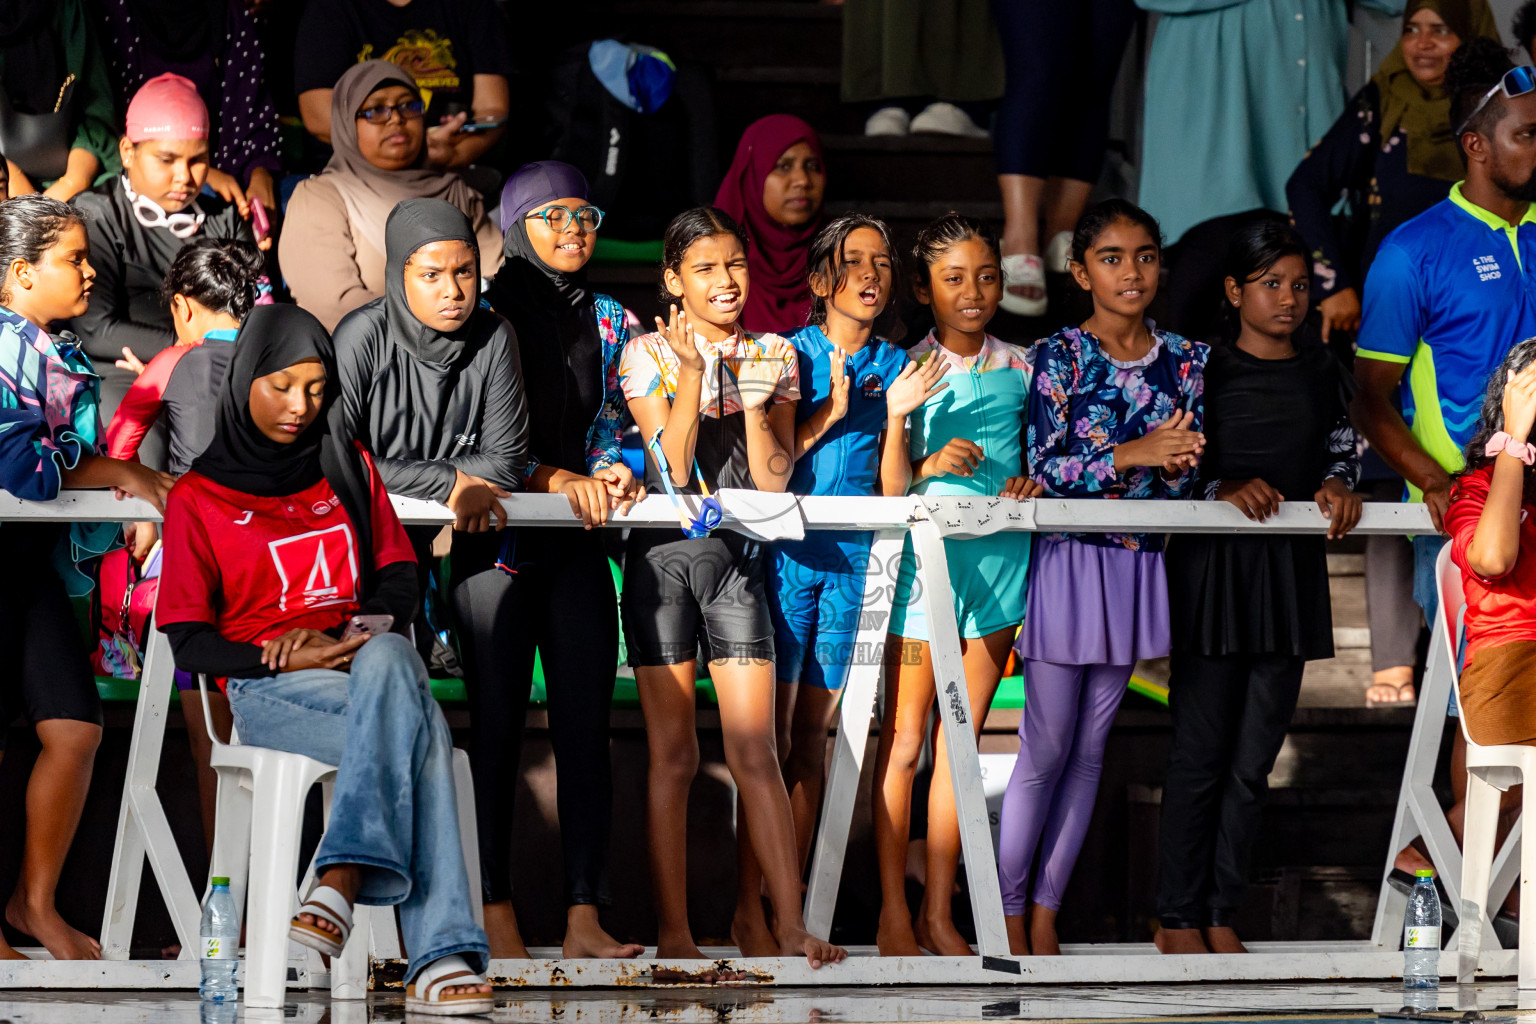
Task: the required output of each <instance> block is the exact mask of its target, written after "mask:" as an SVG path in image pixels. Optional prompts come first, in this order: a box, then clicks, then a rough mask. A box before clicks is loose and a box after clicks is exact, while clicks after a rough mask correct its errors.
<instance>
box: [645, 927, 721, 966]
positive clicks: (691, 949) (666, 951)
mask: <svg viewBox="0 0 1536 1024" xmlns="http://www.w3.org/2000/svg"><path fill="white" fill-rule="evenodd" d="M656 959H657V960H708V959H709V958H708V957H706V956H705V955H704V951H703V950H701V949H700V948H699V947H698V946H696V945H694V942H693V936H692V935H691V934H689V933H688V932H686V931H685V932H682V933H681V934H678V935H661V936H658V938H657V941H656Z"/></svg>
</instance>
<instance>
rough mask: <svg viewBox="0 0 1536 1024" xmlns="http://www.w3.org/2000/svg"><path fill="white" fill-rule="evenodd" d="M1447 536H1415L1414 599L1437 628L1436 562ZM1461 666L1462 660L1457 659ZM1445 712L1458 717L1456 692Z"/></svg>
mask: <svg viewBox="0 0 1536 1024" xmlns="http://www.w3.org/2000/svg"><path fill="white" fill-rule="evenodd" d="M1445 545H1446V538H1444V537H1442V536H1440V535H1439V534H1438V533H1421V534H1419V535H1418V536H1416V537H1414V538H1413V600H1414V603H1416V604H1417V605H1418V606H1419V607H1420V608H1422V609H1424V621H1425V622H1427V623H1429V628H1430V629H1434V628H1435V615H1436V613H1438V612H1439V611H1440V588H1439V585H1438V582H1437V581H1436V579H1435V562H1436V560H1437V559H1439V557H1440V549H1441V548H1443V547H1445ZM1457 667H1458V668H1459V667H1460V660H1459V659H1458V661H1457ZM1445 713H1446V714H1448V715H1450V716H1451V717H1452V718H1455V717H1456V694H1455V692H1454V691H1453V692H1452V693H1451V701H1450V706H1449V707H1447V708H1446V709H1445Z"/></svg>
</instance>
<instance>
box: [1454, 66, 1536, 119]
mask: <svg viewBox="0 0 1536 1024" xmlns="http://www.w3.org/2000/svg"><path fill="white" fill-rule="evenodd" d="M1498 92H1502V93H1503V94H1504V97H1505V98H1506V99H1511V100H1512V99H1514V98H1515V97H1516V96H1525V95H1527V94H1529V93H1532V92H1536V68H1533V67H1528V66H1526V65H1524V64H1522V65H1521V66H1520V67H1517V68H1510V69H1509V70H1508V71H1506V72H1504V77H1503V78H1500V79H1499V84H1498V85H1496V86H1494V87H1493V88H1492V89H1489V90H1488V91H1487V92H1485V93H1483V98H1482V99H1480V100H1478V101H1477V106H1475V107H1473V108H1472V113H1470V114H1468V115H1467V116H1466V119H1465V120H1464V121H1462V122H1461V127H1460V128H1457V129H1456V134H1457V135H1462V134H1464V133H1465V132H1466V130H1467V125H1469V124H1471V123H1472V119H1473V118H1475V117H1477V115H1478V114H1480V113H1481V112H1482V110H1483V108H1484V107H1486V106H1487V105H1488V101H1489V100H1491V99H1493V96H1494V94H1495V93H1498Z"/></svg>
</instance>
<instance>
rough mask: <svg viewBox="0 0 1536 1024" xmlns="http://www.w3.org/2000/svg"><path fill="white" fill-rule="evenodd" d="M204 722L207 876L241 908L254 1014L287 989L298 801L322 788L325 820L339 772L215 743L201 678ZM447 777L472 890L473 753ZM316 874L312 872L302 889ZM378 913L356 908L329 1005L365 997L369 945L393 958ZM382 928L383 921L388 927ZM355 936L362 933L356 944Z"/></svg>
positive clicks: (299, 757) (456, 757)
mask: <svg viewBox="0 0 1536 1024" xmlns="http://www.w3.org/2000/svg"><path fill="white" fill-rule="evenodd" d="M197 685H198V690H199V691H200V692H201V695H202V702H203V723H204V725H205V726H206V727H207V729H208V738H209V739H210V740H211V741H212V743H213V749H212V751H211V752H210V755H209V763H210V764H211V765H212V766H213V769H214V771H215V772H217V774H218V779H219V785H218V797H217V812H216V815H215V819H214V839H213V850H212V855H211V856H210V858H209V861H210V874H211V875H221V876H227V877H228V878H229V887H230V894H231V895H232V896H233V897H234V900H235V906H236V907H240V906H242V905H243V906H244V907H245V916H244V918H243V920H244V921H245V1003H246V1005H247V1006H251V1007H264V1008H272V1007H282V1005H283V1001H284V997H285V995H286V993H287V988H288V943H289V939H288V928H289V924H290V922H291V921H292V919H293V915H294V914H295V913H297V912H298V908H299V892H298V890H296V889H295V888H294V884H293V880H294V877H295V875H296V874H297V872H298V868H299V841H300V838H301V833H302V831H303V817H304V802H305V799H306V798H307V797H308V795H309V791H310V790H311V789H312V788H313V787H314V786H315V784H316V783H319V784H320V785H321V786H322V787H323V789H322V793H323V797H324V816H325V820H326V822H327V823H329V822H330V817H331V789H332V785H333V783H334V782H335V778H336V766H335V765H329V764H323V763H321V762H319V761H316V760H315V759H314V758H311V757H305V756H304V755H303V754H291V753H288V752H287V751H282V750H271V749H268V748H266V747H253V746H250V745H248V744H244V743H241V742H240V739H239V736H238V735H234V736H232V737H231V742H230V743H225V742H223V741H222V740H220V739H219V737H218V734H217V733H216V732H215V731H214V728H213V715H212V713H211V712H210V711H209V709H208V680H207V678H206V677H205V676H203V675H201V674H199V675H198V680H197ZM453 777H454V791H455V792H454V796H455V801H454V802H455V804H456V810H457V812H458V819H459V841H460V843H461V844H462V845H463V848H464V866H465V869H466V871H467V872H468V874H469V879H470V891H471V893H474V892H476V891H477V890H478V888H479V880H480V845H479V836H478V830H477V828H476V825H475V791H474V781H473V779H472V777H471V775H470V771H469V755H468V754H466V753H465V752H464V751H462V750H458V749H455V750H454V752H453ZM312 876H313V866H311V869H310V872H309V876H308V877H306V881H305V886H306V888H307V886H308V884H309V878H310V877H312ZM471 904H472V906H473V911H474V915H475V920H476V921H477V922H479V923H480V924H482V925H483V924H484V910H483V909H482V907H481V904H480V901H479V900H478V899H473V898H472V899H471ZM374 912H375V911H374V909H373V908H370V907H365V906H363V905H361V904H359V905H356V906H354V907H353V908H352V914H353V923H352V933H351V937H350V938H349V939H348V941H347V944H346V946H345V947H344V948H343V950H342V954H341V956H340V957H338V958H335V959H333V960H332V962H331V998H332V999H365V998H367V995H368V957H369V952H370V945H372V946H374V947H379V946H386V947H388V948H385V949H381V950H380V952H381V953H382V954H384V955H387V956H398V955H399V953H400V948H399V947H400V943H399V938H398V933H397V932H396V931H395V928H394V920H393V918H394V915H393V914H392V913H388V914H381V918H382V920H380V921H379V922H378V923H379V925H380V926H381V927H380V929H379V930H380V931H387V932H388V933H390V934H388V936H387V937H385V938H384V939H383V941H377V940H374V939H372V938H371V937H372V936H373V934H374V931H375V929H374V920H373V916H374ZM386 922H387V924H386ZM359 936H362V938H361V939H359Z"/></svg>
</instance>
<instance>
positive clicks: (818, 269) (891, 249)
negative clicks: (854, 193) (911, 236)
mask: <svg viewBox="0 0 1536 1024" xmlns="http://www.w3.org/2000/svg"><path fill="white" fill-rule="evenodd" d="M860 228H869V229H870V230H871V231H873V232H875V233H876V234H878V235H879V236H880V240H881V241H882V242H884V243H885V251H886V252H888V253H890V256H891V295H892V296H894V295H895V294H896V290H897V289H898V288H900V287H901V281H900V278H901V260H900V259H899V258H898V257H897V255H896V246H895V244H894V243H893V242H892V241H891V231H890V229H889V228H887V227H886V226H885V221H883V220H876V219H875V218H874V217H868V216H865V215H864V214H862V213H849V214H845V215H843V216H841V217H839V218H837V220H834V221H833V222H832V223H830V224H828V225H827V226H826V227H824V228H822V229H821V230H820V231H818V232H817V233H816V237H815V238H813V239H811V247H810V249H809V250H808V251H807V253H806V258H805V265H806V273H807V274H808V275H813V274H819V275H820V276H821V277H822V278H823V279H824V280H826V282H827V284H828V285H829V289H828V291H827V295H828V296H832V295H836V294H837V290H838V289H839V288H841V287H842V286H843V281H844V280H846V279H847V277H848V266H847V264H846V263H844V262H843V247H844V246H845V245H847V244H848V236H849V235H851V234H853V233H854V232H855V231H857V230H859V229H860ZM828 301H829V300H828V299H824V298H822V297H821V296H820V295H817V294H816V293H815V292H814V291H812V292H811V313H810V317H809V318H808V322H809V323H813V324H816V325H817V326H818V327H819V326H821V325H823V324H825V323H826V322H827V302H828Z"/></svg>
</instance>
